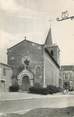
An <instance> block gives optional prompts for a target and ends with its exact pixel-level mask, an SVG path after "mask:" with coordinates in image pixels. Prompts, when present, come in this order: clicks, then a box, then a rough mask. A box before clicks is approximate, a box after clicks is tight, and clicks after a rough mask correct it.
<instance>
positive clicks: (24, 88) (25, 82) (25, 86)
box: [22, 75, 30, 91]
mask: <svg viewBox="0 0 74 117" xmlns="http://www.w3.org/2000/svg"><path fill="white" fill-rule="evenodd" d="M29 88H30V80H29V76H27V75H25V76H23V78H22V91H28V90H29Z"/></svg>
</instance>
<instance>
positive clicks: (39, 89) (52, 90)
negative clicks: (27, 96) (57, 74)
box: [29, 85, 62, 95]
mask: <svg viewBox="0 0 74 117" xmlns="http://www.w3.org/2000/svg"><path fill="white" fill-rule="evenodd" d="M61 91H62V89H61V88H60V87H56V86H53V85H49V86H47V88H42V87H30V88H29V92H30V93H35V94H43V95H47V94H53V93H57V92H61Z"/></svg>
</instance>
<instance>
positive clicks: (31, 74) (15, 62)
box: [7, 28, 60, 91]
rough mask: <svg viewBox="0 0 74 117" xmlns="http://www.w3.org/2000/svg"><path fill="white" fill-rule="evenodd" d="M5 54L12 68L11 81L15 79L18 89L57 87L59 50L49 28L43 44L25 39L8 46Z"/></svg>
mask: <svg viewBox="0 0 74 117" xmlns="http://www.w3.org/2000/svg"><path fill="white" fill-rule="evenodd" d="M7 56H8V65H10V66H12V69H13V77H12V83H13V84H16V81H17V82H18V85H19V87H20V90H22V91H28V90H29V88H30V87H32V86H36V85H37V86H40V87H47V86H48V85H54V86H57V87H59V84H60V83H59V82H60V76H59V72H60V60H59V57H60V50H59V47H58V46H57V45H54V44H53V42H52V34H51V28H50V29H49V31H48V34H47V37H46V40H45V42H44V43H43V44H39V43H36V42H33V41H30V40H29V39H28V40H27V39H25V40H23V41H21V42H20V43H18V44H16V45H14V46H13V47H10V48H8V50H7Z"/></svg>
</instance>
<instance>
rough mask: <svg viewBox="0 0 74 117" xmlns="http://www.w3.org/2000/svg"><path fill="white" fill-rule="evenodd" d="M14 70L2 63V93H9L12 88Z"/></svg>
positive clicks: (0, 80)
mask: <svg viewBox="0 0 74 117" xmlns="http://www.w3.org/2000/svg"><path fill="white" fill-rule="evenodd" d="M11 77H12V68H11V67H10V66H9V65H7V64H4V63H0V92H7V91H8V90H9V86H11Z"/></svg>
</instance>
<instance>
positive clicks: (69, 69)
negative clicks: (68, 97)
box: [61, 65, 74, 90]
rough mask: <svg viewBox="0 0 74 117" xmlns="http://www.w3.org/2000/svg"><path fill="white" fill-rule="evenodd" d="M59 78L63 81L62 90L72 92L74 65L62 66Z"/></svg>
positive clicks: (73, 86) (73, 88)
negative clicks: (65, 89)
mask: <svg viewBox="0 0 74 117" xmlns="http://www.w3.org/2000/svg"><path fill="white" fill-rule="evenodd" d="M61 77H62V79H63V88H68V89H70V90H74V65H62V66H61Z"/></svg>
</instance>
